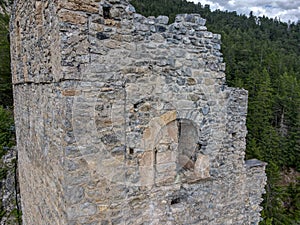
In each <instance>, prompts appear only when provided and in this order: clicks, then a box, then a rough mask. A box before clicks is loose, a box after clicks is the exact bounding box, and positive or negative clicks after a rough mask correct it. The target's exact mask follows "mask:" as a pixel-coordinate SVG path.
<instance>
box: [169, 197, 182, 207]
mask: <svg viewBox="0 0 300 225" xmlns="http://www.w3.org/2000/svg"><path fill="white" fill-rule="evenodd" d="M181 200H182V199H181V198H180V197H179V198H174V199H172V201H171V205H175V204H178V203H180V202H181Z"/></svg>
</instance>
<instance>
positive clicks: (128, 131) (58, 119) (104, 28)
mask: <svg viewBox="0 0 300 225" xmlns="http://www.w3.org/2000/svg"><path fill="white" fill-rule="evenodd" d="M11 27H12V31H13V32H12V35H11V40H12V71H13V83H14V95H15V118H16V127H17V142H18V150H19V160H20V165H19V167H20V177H21V180H20V183H21V195H22V208H23V220H24V224H51V225H52V224H86V225H88V224H89V225H92V224H93V225H94V224H257V223H258V221H259V211H260V210H261V209H260V207H259V204H260V202H261V194H262V193H263V191H264V189H263V187H264V184H265V180H266V177H265V174H264V167H265V165H264V164H263V163H261V162H259V163H258V162H256V163H252V164H251V163H250V164H248V165H247V166H246V164H245V161H244V155H245V152H244V151H245V136H246V133H247V131H246V126H245V121H246V114H247V92H246V91H245V90H238V89H233V88H229V87H227V86H226V85H225V73H224V70H225V64H224V63H223V61H222V55H221V53H220V44H221V40H220V39H221V37H220V35H217V34H212V33H211V32H208V31H207V29H206V27H205V20H204V19H203V18H201V17H200V15H197V14H193V15H178V16H177V17H176V21H175V23H174V24H170V25H168V18H167V17H165V16H159V17H157V18H154V17H149V18H145V17H143V16H142V15H139V14H136V13H135V12H134V8H133V7H132V6H131V5H130V4H128V2H126V1H123V0H110V1H99V0H98V1H96V0H94V1H77V0H59V1H51V0H48V1H33V0H31V1H26V2H23V1H16V2H15V9H14V14H13V18H12V23H11ZM251 177H256V178H257V181H256V180H253V179H249V178H251ZM254 184H255V185H256V187H257V188H255V189H251V188H250V187H252V186H253V185H254Z"/></svg>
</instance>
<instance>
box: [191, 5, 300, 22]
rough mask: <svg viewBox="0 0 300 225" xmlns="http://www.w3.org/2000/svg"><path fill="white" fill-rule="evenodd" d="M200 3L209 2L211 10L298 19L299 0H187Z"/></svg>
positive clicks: (299, 15) (284, 19) (281, 19)
mask: <svg viewBox="0 0 300 225" xmlns="http://www.w3.org/2000/svg"><path fill="white" fill-rule="evenodd" d="M189 1H193V2H195V3H198V2H200V3H201V5H205V4H209V5H210V9H211V10H212V11H214V10H216V9H220V10H222V11H225V10H228V11H236V12H237V13H238V14H245V15H249V13H250V11H253V15H255V16H263V15H265V16H267V17H269V18H275V17H277V19H278V18H279V19H280V21H282V22H288V21H289V20H290V21H291V22H297V21H300V0H189Z"/></svg>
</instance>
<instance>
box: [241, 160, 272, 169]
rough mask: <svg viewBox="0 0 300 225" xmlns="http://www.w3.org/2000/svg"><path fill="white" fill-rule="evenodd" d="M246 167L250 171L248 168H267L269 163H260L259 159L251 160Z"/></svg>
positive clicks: (247, 161) (246, 163)
mask: <svg viewBox="0 0 300 225" xmlns="http://www.w3.org/2000/svg"><path fill="white" fill-rule="evenodd" d="M245 165H246V168H247V169H248V168H252V167H263V166H266V165H267V163H265V162H263V161H260V160H258V159H249V160H246V161H245Z"/></svg>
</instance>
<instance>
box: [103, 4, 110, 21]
mask: <svg viewBox="0 0 300 225" xmlns="http://www.w3.org/2000/svg"><path fill="white" fill-rule="evenodd" d="M103 18H104V19H110V7H109V6H103Z"/></svg>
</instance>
